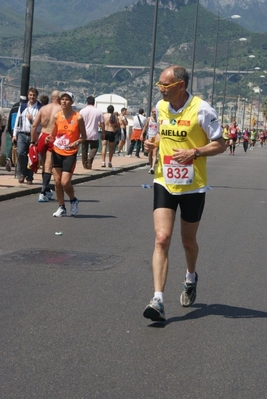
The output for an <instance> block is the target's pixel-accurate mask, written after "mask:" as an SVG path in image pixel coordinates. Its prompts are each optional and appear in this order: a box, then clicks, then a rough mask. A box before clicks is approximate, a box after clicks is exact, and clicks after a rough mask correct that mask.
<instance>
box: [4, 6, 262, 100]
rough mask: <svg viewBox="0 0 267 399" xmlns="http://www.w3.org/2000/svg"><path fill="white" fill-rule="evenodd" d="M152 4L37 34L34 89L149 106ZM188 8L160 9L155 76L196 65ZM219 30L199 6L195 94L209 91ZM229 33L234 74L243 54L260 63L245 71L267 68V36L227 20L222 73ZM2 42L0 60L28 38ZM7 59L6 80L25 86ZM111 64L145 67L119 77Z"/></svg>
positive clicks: (223, 25)
mask: <svg viewBox="0 0 267 399" xmlns="http://www.w3.org/2000/svg"><path fill="white" fill-rule="evenodd" d="M148 1H149V0H148ZM148 1H145V0H142V1H140V2H138V3H136V4H134V5H131V6H129V7H127V8H126V9H124V10H123V11H120V12H117V13H115V14H112V15H109V16H107V17H105V18H102V19H101V20H98V21H94V22H91V23H90V24H88V25H86V26H84V27H80V28H77V29H74V30H71V31H65V32H61V33H53V34H50V35H45V36H44V35H40V34H38V35H35V36H34V39H33V44H32V56H34V58H35V59H40V61H39V62H38V61H33V62H32V66H31V84H33V85H36V86H38V87H43V88H47V90H48V91H49V90H50V89H51V88H54V87H55V86H56V87H58V88H59V89H66V88H69V89H71V90H73V91H74V92H75V93H77V94H76V95H77V97H78V98H79V100H80V101H84V97H86V96H87V95H88V93H92V92H93V93H96V94H103V93H105V92H107V91H113V92H114V93H116V94H120V95H123V96H126V97H127V98H129V99H131V101H134V100H135V101H139V102H140V101H143V98H144V97H145V96H146V95H147V90H148V89H147V85H148V75H149V67H150V59H151V41H152V27H153V19H154V6H153V5H150V4H149V3H148ZM185 3H187V1H185V0H173V1H172V2H169V1H167V0H164V1H163V0H162V5H163V6H164V8H163V7H160V9H159V13H158V28H157V42H156V56H155V62H156V76H158V75H159V73H160V68H161V66H162V65H163V64H164V65H168V64H173V63H180V64H182V65H184V66H186V67H187V68H188V69H189V70H190V68H191V63H192V50H193V33H194V21H195V10H196V8H195V3H194V0H192V1H191V2H189V5H185ZM137 27H138V29H137ZM216 27H217V21H216V19H215V18H214V14H212V13H210V12H208V11H207V10H206V9H205V8H203V7H200V9H199V19H198V32H197V43H196V58H195V72H196V79H200V80H202V83H201V85H199V86H197V90H200V91H201V92H202V95H203V96H204V97H207V96H208V95H209V93H210V90H211V81H212V68H213V62H214V51H215V42H216V37H215V36H216ZM122 32H123V34H122ZM229 34H230V39H231V45H230V46H229V57H228V66H229V69H235V70H237V69H238V64H239V59H240V57H241V56H242V57H244V60H245V59H246V60H248V55H250V54H252V53H253V54H254V55H255V57H256V58H255V61H253V62H254V64H253V63H252V62H250V64H248V63H246V62H245V61H244V62H243V64H242V68H252V67H255V66H256V65H257V66H264V65H267V51H266V50H267V45H266V43H267V34H251V33H250V32H248V31H246V30H245V29H244V28H242V27H241V26H240V25H238V24H235V23H233V22H231V21H229V20H224V21H221V23H220V32H219V46H218V60H217V68H218V69H221V70H224V69H225V65H226V58H227V43H228V35H229ZM240 37H247V38H248V41H247V43H246V44H245V45H243V46H242V45H241V44H240V43H239V42H238V39H239V38H240ZM0 44H1V52H2V55H6V56H11V55H13V56H17V57H22V51H23V38H14V37H12V38H5V39H2V40H1V41H0ZM45 60H54V61H57V60H59V61H60V60H61V61H70V62H74V63H82V64H83V65H80V66H79V65H77V66H76V67H74V66H73V65H71V64H69V65H66V64H64V65H63V64H57V63H53V64H51V63H49V62H45ZM1 62H2V63H1V64H0V74H1V75H4V76H8V79H9V80H10V81H12V82H13V83H14V84H15V82H18V83H19V79H20V65H18V66H16V65H14V64H13V63H12V62H9V61H3V60H2V61H1ZM101 65H102V66H101ZM105 65H141V66H145V67H146V70H145V71H143V72H139V73H137V74H136V75H134V76H132V75H131V73H130V72H129V71H127V70H125V69H122V70H121V71H119V72H118V73H117V74H116V75H114V72H112V71H110V70H108V69H107V68H105ZM220 79H221V78H220ZM216 90H218V94H219V93H220V92H222V90H223V81H222V80H220V81H219V82H218V85H217V86H216ZM235 90H236V89H235ZM242 90H243V95H244V96H245V95H247V92H248V90H249V88H248V87H244V88H242ZM154 95H155V98H156V96H157V95H158V94H157V90H156V89H155V93H154Z"/></svg>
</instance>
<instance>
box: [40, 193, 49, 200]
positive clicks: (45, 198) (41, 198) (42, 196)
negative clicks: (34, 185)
mask: <svg viewBox="0 0 267 399" xmlns="http://www.w3.org/2000/svg"><path fill="white" fill-rule="evenodd" d="M38 202H49V198H48V197H47V196H46V195H45V194H42V193H40V194H39V199H38Z"/></svg>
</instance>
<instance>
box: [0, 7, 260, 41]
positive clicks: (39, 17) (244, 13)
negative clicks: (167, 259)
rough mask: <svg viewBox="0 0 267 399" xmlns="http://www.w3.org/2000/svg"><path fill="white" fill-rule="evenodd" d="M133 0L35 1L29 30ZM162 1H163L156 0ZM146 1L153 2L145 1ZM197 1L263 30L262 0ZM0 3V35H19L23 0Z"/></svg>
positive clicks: (60, 25) (97, 14)
mask: <svg viewBox="0 0 267 399" xmlns="http://www.w3.org/2000/svg"><path fill="white" fill-rule="evenodd" d="M192 2H193V3H195V2H196V0H193V1H192ZM134 3H136V1H134V0H90V1H88V0H76V1H73V0H57V1H54V0H38V1H35V6H34V26H33V32H34V35H35V34H38V33H47V32H50V33H53V32H60V31H64V30H71V29H75V28H77V27H81V26H85V25H87V24H88V23H90V22H92V21H95V20H98V19H101V18H103V17H104V16H108V15H111V14H114V13H116V12H118V11H120V10H123V9H124V8H125V7H126V6H129V5H131V4H134ZM162 3H164V0H160V1H159V4H160V5H162ZM168 3H169V4H172V2H171V1H170V2H168ZM149 4H152V5H153V4H154V3H153V2H152V0H149ZM186 4H187V5H188V4H190V2H189V1H187V2H186ZM200 4H201V5H202V6H203V7H204V8H206V9H207V10H209V11H211V12H213V13H214V14H216V15H217V14H218V11H220V14H221V17H226V16H229V15H232V14H239V15H241V17H242V18H241V19H240V20H239V24H240V25H241V26H243V27H244V28H245V29H247V30H250V31H252V32H267V27H266V19H267V2H266V0H200ZM0 6H1V7H0V28H1V29H0V37H6V36H21V35H23V33H24V25H25V17H24V16H25V8H26V0H8V1H7V0H0Z"/></svg>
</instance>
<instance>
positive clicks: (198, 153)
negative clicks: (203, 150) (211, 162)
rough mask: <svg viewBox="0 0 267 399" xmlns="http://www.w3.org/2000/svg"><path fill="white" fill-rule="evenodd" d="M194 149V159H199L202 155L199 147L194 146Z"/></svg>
mask: <svg viewBox="0 0 267 399" xmlns="http://www.w3.org/2000/svg"><path fill="white" fill-rule="evenodd" d="M194 151H195V158H194V159H197V158H198V157H200V152H199V149H198V148H194Z"/></svg>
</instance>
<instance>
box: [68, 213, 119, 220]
mask: <svg viewBox="0 0 267 399" xmlns="http://www.w3.org/2000/svg"><path fill="white" fill-rule="evenodd" d="M72 217H73V218H74V219H117V216H112V215H83V214H82V213H79V215H75V216H72Z"/></svg>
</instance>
